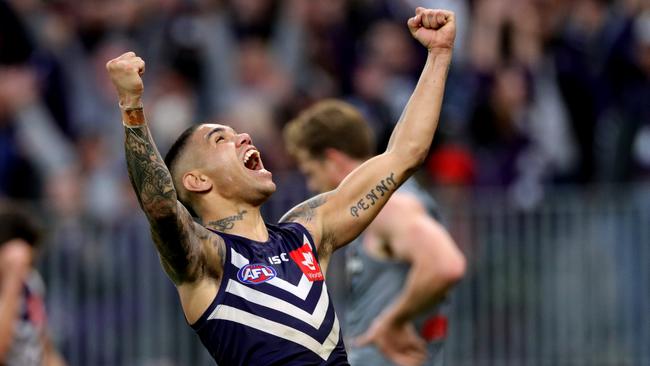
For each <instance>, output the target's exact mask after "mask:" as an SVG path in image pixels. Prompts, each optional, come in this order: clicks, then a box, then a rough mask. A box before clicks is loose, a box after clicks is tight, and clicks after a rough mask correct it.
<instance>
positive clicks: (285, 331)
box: [208, 305, 339, 360]
mask: <svg viewBox="0 0 650 366" xmlns="http://www.w3.org/2000/svg"><path fill="white" fill-rule="evenodd" d="M208 319H222V320H229V321H232V322H235V323H239V324H243V325H246V326H248V327H251V328H254V329H257V330H259V331H262V332H265V333H268V334H272V335H274V336H276V337H280V338H284V339H286V340H288V341H291V342H294V343H297V344H299V345H301V346H303V347H306V348H307V349H309V350H311V351H312V352H314V353H316V354H317V355H319V356H320V357H321V358H322V359H323V360H327V359H328V358H329V356H330V354H331V353H332V351H333V350H334V348H335V347H336V344H337V343H338V340H339V320H338V318H337V317H336V314H335V315H334V325H333V326H332V330H331V331H330V333H329V335H328V336H327V338H326V339H325V341H324V342H323V343H320V342H318V341H317V340H316V339H314V338H313V337H311V336H309V335H307V334H305V333H303V332H301V331H299V330H297V329H294V328H291V327H289V326H286V325H284V324H280V323H278V322H275V321H273V320H269V319H266V318H262V317H261V316H259V315H255V314H252V313H249V312H247V311H244V310H240V309H237V308H234V307H232V306H228V305H218V306H217V307H216V308H215V309H214V311H213V312H212V314H210V316H209V317H208Z"/></svg>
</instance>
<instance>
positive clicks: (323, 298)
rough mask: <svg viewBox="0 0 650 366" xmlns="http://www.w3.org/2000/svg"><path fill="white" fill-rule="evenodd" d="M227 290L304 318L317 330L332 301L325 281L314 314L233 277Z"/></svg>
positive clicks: (301, 318) (295, 316)
mask: <svg viewBox="0 0 650 366" xmlns="http://www.w3.org/2000/svg"><path fill="white" fill-rule="evenodd" d="M226 292H229V293H231V294H233V295H237V296H239V297H241V298H243V299H244V300H247V301H250V302H252V303H255V304H258V305H262V306H265V307H267V308H269V309H273V310H276V311H279V312H282V313H285V314H287V315H289V316H292V317H294V318H297V319H299V320H302V321H303V322H305V323H307V324H309V325H311V326H312V327H313V328H314V329H317V330H318V329H319V328H320V326H321V324H323V320H324V319H325V315H326V314H327V307H328V306H329V303H330V300H329V296H327V287H326V286H325V282H323V287H322V288H321V294H320V298H319V299H318V303H317V304H316V307H315V308H314V312H313V313H312V314H310V313H308V312H307V311H305V310H303V309H301V308H299V307H297V306H295V305H293V304H291V303H289V302H286V301H284V300H282V299H278V298H277V297H275V296H271V295H268V294H265V293H263V292H261V291H257V290H255V289H252V288H250V287H247V286H244V285H242V284H240V283H238V282H237V281H233V280H232V279H230V280H228V286H227V287H226Z"/></svg>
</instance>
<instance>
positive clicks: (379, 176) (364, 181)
mask: <svg viewBox="0 0 650 366" xmlns="http://www.w3.org/2000/svg"><path fill="white" fill-rule="evenodd" d="M409 173H410V172H409V171H407V170H406V169H405V167H404V165H403V164H400V161H399V159H398V158H397V157H396V156H395V155H394V154H390V153H384V154H382V155H378V156H376V157H374V158H372V159H370V160H368V161H366V162H365V163H364V164H362V165H361V166H359V167H358V168H357V169H355V170H354V171H353V172H352V173H350V175H348V176H347V177H346V178H345V179H344V180H343V182H341V184H340V185H339V187H338V188H337V189H336V190H335V191H333V192H332V194H331V198H330V199H329V200H328V202H327V203H326V204H325V205H323V208H322V210H321V211H322V226H323V230H324V231H328V232H332V233H336V242H335V244H334V249H336V248H339V247H341V246H343V245H345V244H347V243H348V242H350V241H351V240H353V239H354V238H356V237H357V236H358V235H359V234H360V233H361V232H362V231H363V230H364V229H365V228H366V227H367V226H368V225H369V224H370V222H372V220H373V219H374V218H375V216H377V214H378V213H379V212H380V210H381V209H382V208H383V207H384V205H385V204H386V202H387V201H388V199H389V198H390V197H391V195H392V194H393V193H394V192H395V190H397V188H398V187H399V186H400V185H401V184H402V183H403V182H404V180H405V179H406V178H407V177H408V175H409Z"/></svg>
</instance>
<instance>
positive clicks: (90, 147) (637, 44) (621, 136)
mask: <svg viewBox="0 0 650 366" xmlns="http://www.w3.org/2000/svg"><path fill="white" fill-rule="evenodd" d="M416 6H425V7H435V8H448V9H451V10H454V11H455V12H456V14H457V18H458V25H459V29H458V36H457V44H456V50H455V54H454V61H453V65H452V68H451V70H450V79H449V82H448V87H447V92H446V95H445V103H444V108H443V115H442V119H441V124H440V129H439V132H438V134H437V136H436V139H435V142H434V147H433V148H432V150H431V154H430V157H429V159H428V161H427V163H426V165H425V169H423V172H424V173H425V176H426V179H428V180H429V181H430V182H432V183H434V184H444V185H462V186H501V187H504V188H505V189H507V190H509V191H510V192H511V193H512V197H513V198H514V200H515V201H516V202H517V204H518V205H519V206H521V207H532V206H534V205H535V204H536V203H538V202H539V201H540V200H541V198H542V197H543V192H544V187H545V186H547V185H549V184H564V183H580V184H582V183H594V182H623V181H638V180H647V179H648V177H650V5H648V2H644V1H642V0H421V1H415V0H285V1H281V0H110V1H108V0H75V1H72V0H0V197H2V196H5V197H11V198H18V199H26V200H30V201H35V202H42V203H46V205H45V206H46V207H48V208H49V209H50V210H52V213H54V214H56V217H57V218H65V217H66V216H68V215H72V216H74V215H78V214H79V213H80V212H84V214H86V215H90V216H91V217H96V218H99V219H101V220H108V221H110V220H111V219H112V218H115V217H121V216H123V215H125V213H127V212H131V211H132V210H133V208H134V207H135V205H136V202H135V200H134V196H133V195H132V193H131V188H130V186H129V183H128V179H127V175H126V165H125V163H124V154H123V152H122V149H123V147H122V146H123V145H122V138H123V137H122V136H123V131H122V126H121V124H120V115H119V110H118V107H117V99H116V95H114V91H113V90H112V88H111V85H110V82H109V80H108V78H107V74H106V72H105V69H104V65H105V63H106V61H108V60H109V59H111V58H114V57H116V56H118V55H120V54H121V53H123V52H125V51H127V50H133V51H135V52H136V53H137V54H138V55H140V56H141V57H142V58H143V59H145V61H146V63H147V67H146V73H145V75H144V79H145V97H146V100H145V108H146V114H147V116H148V120H149V122H150V125H151V129H152V131H153V133H154V135H155V138H156V141H157V143H158V147H159V149H160V150H161V152H162V153H163V154H164V153H165V151H166V150H167V148H168V147H169V146H170V144H171V143H172V142H173V141H174V139H175V138H176V137H177V135H178V134H179V133H180V131H182V130H183V129H184V128H186V127H187V126H189V125H190V124H192V123H199V122H204V121H220V122H223V123H226V124H230V125H232V126H233V127H234V128H235V129H236V130H238V131H246V132H249V133H250V134H251V135H252V137H253V140H254V142H255V144H256V145H257V146H258V147H259V148H260V150H261V151H262V153H263V159H264V163H265V165H266V166H267V167H270V170H271V171H273V172H274V173H275V174H276V176H278V177H283V176H284V175H291V174H292V172H294V171H295V167H294V166H293V163H292V162H291V160H290V159H289V158H288V157H287V155H286V152H285V151H284V149H283V144H282V143H281V135H280V133H279V131H281V128H282V126H283V124H284V123H285V122H286V121H288V120H289V119H290V118H291V117H293V116H295V114H296V113H297V112H298V111H299V110H301V109H302V108H304V107H306V106H308V105H309V104H310V103H312V102H314V101H316V100H318V99H320V98H325V97H338V98H343V99H345V100H347V101H349V102H351V103H353V104H354V105H356V106H357V107H359V108H360V109H361V111H362V112H363V114H364V115H365V116H366V117H367V118H368V120H369V121H370V122H371V123H372V125H373V127H374V130H375V132H376V137H377V147H378V149H382V148H383V146H385V144H386V142H387V141H388V137H389V134H390V131H391V130H392V127H393V126H394V124H395V123H396V121H397V120H398V119H399V117H400V114H401V110H402V108H403V107H404V105H405V103H406V102H407V100H408V98H409V95H410V93H411V92H412V90H413V87H414V85H415V83H416V82H417V77H418V75H419V72H420V70H421V67H422V65H423V62H424V60H425V58H426V51H425V50H423V49H421V47H420V46H418V44H417V43H416V42H415V41H414V40H413V39H412V38H411V37H410V35H409V33H408V30H407V27H406V20H407V18H408V17H410V16H412V14H413V11H414V8H415V7H416ZM351 138H353V137H351ZM288 182H289V183H288V184H294V185H296V187H297V186H298V185H299V184H302V182H301V181H300V180H293V181H291V180H289V181H288ZM291 182H293V183H291ZM289 189H292V188H291V187H290V188H289ZM300 189H303V190H304V188H300Z"/></svg>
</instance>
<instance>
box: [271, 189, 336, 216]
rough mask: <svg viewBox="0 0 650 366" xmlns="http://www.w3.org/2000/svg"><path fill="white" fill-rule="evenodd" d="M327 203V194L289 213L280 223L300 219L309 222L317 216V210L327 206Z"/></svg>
mask: <svg viewBox="0 0 650 366" xmlns="http://www.w3.org/2000/svg"><path fill="white" fill-rule="evenodd" d="M325 202H327V193H323V194H320V195H318V196H316V197H313V198H311V199H309V200H307V201H305V202H303V203H302V204H300V205H298V206H296V207H294V208H293V209H292V210H291V211H289V212H287V213H286V214H285V215H284V216H283V217H282V218H281V219H280V222H291V221H296V220H299V219H300V220H304V221H305V222H309V221H311V219H312V218H314V216H315V215H316V209H317V208H318V207H320V206H322V205H323V204H325Z"/></svg>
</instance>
